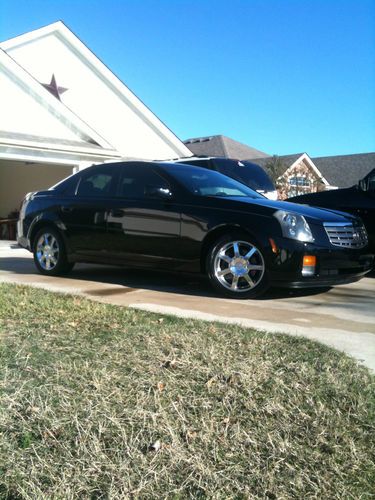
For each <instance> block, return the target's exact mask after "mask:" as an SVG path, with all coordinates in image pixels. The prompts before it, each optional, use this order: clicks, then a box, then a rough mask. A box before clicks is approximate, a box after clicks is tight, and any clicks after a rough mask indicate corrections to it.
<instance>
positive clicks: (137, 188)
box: [118, 165, 170, 199]
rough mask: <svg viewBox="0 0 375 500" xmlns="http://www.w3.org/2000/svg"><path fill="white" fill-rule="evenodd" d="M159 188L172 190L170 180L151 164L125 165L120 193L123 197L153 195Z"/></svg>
mask: <svg viewBox="0 0 375 500" xmlns="http://www.w3.org/2000/svg"><path fill="white" fill-rule="evenodd" d="M157 189H165V190H170V186H169V184H168V182H167V181H166V180H165V179H163V178H162V177H160V175H158V174H157V173H156V172H155V171H154V170H152V168H151V167H149V166H144V165H136V166H125V167H123V171H122V176H121V181H120V187H119V190H118V195H119V196H121V197H122V198H133V199H142V198H146V197H147V198H148V197H152V193H153V192H155V190H157Z"/></svg>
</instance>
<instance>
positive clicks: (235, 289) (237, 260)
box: [206, 233, 269, 299]
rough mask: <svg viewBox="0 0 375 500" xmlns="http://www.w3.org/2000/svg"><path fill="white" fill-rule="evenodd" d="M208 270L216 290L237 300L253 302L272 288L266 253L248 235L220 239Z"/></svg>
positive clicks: (216, 243)
mask: <svg viewBox="0 0 375 500" xmlns="http://www.w3.org/2000/svg"><path fill="white" fill-rule="evenodd" d="M206 269H207V275H208V278H209V280H210V282H211V284H212V285H213V287H214V288H215V289H216V290H218V291H219V292H220V293H221V294H224V295H226V296H229V297H232V298H234V299H253V298H256V297H259V296H260V295H261V294H263V293H264V292H265V291H266V290H267V289H268V288H269V284H268V278H267V269H266V261H265V258H264V256H263V253H262V251H261V249H260V248H259V245H256V244H254V242H253V241H252V239H251V238H250V237H249V236H248V235H246V234H242V233H232V234H227V235H224V236H222V237H221V238H219V239H218V240H217V241H216V242H215V243H214V244H213V245H212V246H211V248H210V250H209V252H208V254H207V260H206Z"/></svg>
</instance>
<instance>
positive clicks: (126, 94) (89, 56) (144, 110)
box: [0, 21, 191, 156]
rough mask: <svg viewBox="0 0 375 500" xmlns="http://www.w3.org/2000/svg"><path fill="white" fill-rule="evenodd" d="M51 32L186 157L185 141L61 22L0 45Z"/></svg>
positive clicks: (9, 45)
mask: <svg viewBox="0 0 375 500" xmlns="http://www.w3.org/2000/svg"><path fill="white" fill-rule="evenodd" d="M52 33H53V34H54V35H55V36H57V37H58V38H59V39H60V41H62V42H63V43H65V44H66V45H67V46H68V47H69V49H70V50H72V51H73V52H74V53H75V54H76V55H77V56H78V57H79V58H80V59H81V61H82V62H83V63H84V64H86V65H87V66H89V67H90V68H91V69H92V71H94V73H96V74H97V75H98V77H99V78H100V79H101V80H102V81H104V82H105V83H106V84H107V85H108V86H109V87H110V88H111V90H112V91H113V92H115V94H116V95H117V96H118V97H119V98H120V99H121V100H122V101H124V102H125V104H126V105H128V106H129V107H130V108H131V109H132V111H133V112H134V113H135V114H137V116H138V117H139V118H140V119H141V120H143V121H144V122H146V123H147V125H148V126H149V127H150V128H152V130H153V131H154V132H155V133H156V134H157V135H158V136H159V137H161V138H162V139H163V140H164V141H165V142H167V143H168V145H169V146H170V147H171V148H172V149H173V150H174V151H176V153H177V154H178V155H179V156H189V154H190V153H191V151H190V150H189V149H188V148H187V147H186V146H185V145H184V143H183V142H182V141H180V139H178V137H177V136H176V135H175V134H174V133H173V132H172V131H171V130H170V129H169V128H168V127H167V126H166V125H165V124H164V123H163V122H162V121H161V120H160V119H159V118H158V117H157V116H156V115H155V114H154V113H153V112H152V111H151V110H150V109H149V108H148V107H147V106H146V105H145V104H144V103H143V102H142V101H141V100H140V99H139V98H138V97H137V96H136V95H135V94H134V93H133V92H132V91H131V90H130V89H129V88H128V87H127V86H126V85H125V84H124V83H123V82H122V81H121V80H120V79H119V78H118V77H117V76H116V75H115V74H114V73H113V72H112V71H111V70H110V69H109V68H108V67H107V66H106V65H105V64H104V63H103V62H102V61H101V60H100V59H99V58H98V57H97V56H96V55H95V54H94V53H93V52H92V51H91V50H90V49H89V48H88V47H86V45H85V44H84V43H83V42H82V41H81V40H80V39H79V38H78V37H77V36H76V35H75V34H74V33H73V32H72V31H70V29H69V28H67V26H65V24H64V23H62V22H61V21H58V22H56V23H53V24H51V25H49V26H45V27H44V28H40V29H39V30H35V31H32V32H30V33H26V34H24V35H20V36H18V37H16V38H13V39H11V40H8V41H6V42H3V44H0V47H2V48H4V50H11V49H14V48H16V47H19V46H21V45H24V44H27V43H30V42H31V41H33V40H36V39H38V38H42V37H45V36H48V35H51V34H52Z"/></svg>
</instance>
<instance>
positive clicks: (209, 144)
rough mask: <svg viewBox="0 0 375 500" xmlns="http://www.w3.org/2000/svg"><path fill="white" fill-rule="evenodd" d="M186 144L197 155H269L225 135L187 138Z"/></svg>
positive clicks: (230, 156) (239, 156)
mask: <svg viewBox="0 0 375 500" xmlns="http://www.w3.org/2000/svg"><path fill="white" fill-rule="evenodd" d="M184 144H186V146H187V147H188V148H189V149H190V151H191V152H192V153H193V154H195V155H197V156H201V155H204V156H221V157H225V158H235V159H238V160H250V159H252V158H258V157H269V155H268V154H267V153H264V152H263V151H259V150H258V149H255V148H252V147H250V146H247V145H246V144H243V143H241V142H238V141H235V140H233V139H231V138H230V137H226V136H225V135H212V136H208V137H196V138H193V139H187V140H186V141H184Z"/></svg>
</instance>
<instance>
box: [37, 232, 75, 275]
mask: <svg viewBox="0 0 375 500" xmlns="http://www.w3.org/2000/svg"><path fill="white" fill-rule="evenodd" d="M33 254H34V263H35V266H36V268H37V269H38V271H39V272H40V273H41V274H46V275H47V276H59V275H62V274H66V273H68V272H69V271H71V270H72V269H73V266H74V263H71V262H68V260H67V256H66V250H65V245H64V242H63V239H62V237H61V235H60V233H59V232H58V231H57V230H56V229H54V228H52V227H44V228H42V229H40V230H39V231H38V232H37V234H36V235H35V238H34V244H33Z"/></svg>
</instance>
